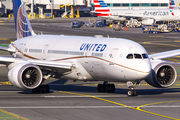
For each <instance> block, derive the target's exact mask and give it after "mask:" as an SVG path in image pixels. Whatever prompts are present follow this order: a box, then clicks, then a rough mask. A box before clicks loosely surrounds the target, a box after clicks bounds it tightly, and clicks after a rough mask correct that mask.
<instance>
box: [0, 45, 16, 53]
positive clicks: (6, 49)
mask: <svg viewBox="0 0 180 120" xmlns="http://www.w3.org/2000/svg"><path fill="white" fill-rule="evenodd" d="M0 50H3V51H8V52H16V51H15V49H11V48H8V47H2V46H0Z"/></svg>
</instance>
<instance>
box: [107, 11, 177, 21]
mask: <svg viewBox="0 0 180 120" xmlns="http://www.w3.org/2000/svg"><path fill="white" fill-rule="evenodd" d="M110 13H111V15H112V16H106V18H109V19H111V18H112V19H115V16H117V17H116V18H118V17H119V18H122V17H131V18H141V19H142V20H143V19H147V18H151V19H154V20H155V21H178V20H180V10H179V9H141V10H134V9H127V10H124V9H110ZM119 18H118V19H119Z"/></svg>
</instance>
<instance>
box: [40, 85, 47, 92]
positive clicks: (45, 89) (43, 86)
mask: <svg viewBox="0 0 180 120" xmlns="http://www.w3.org/2000/svg"><path fill="white" fill-rule="evenodd" d="M41 93H49V85H42V86H41Z"/></svg>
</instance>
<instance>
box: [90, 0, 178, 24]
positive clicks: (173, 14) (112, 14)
mask: <svg viewBox="0 0 180 120" xmlns="http://www.w3.org/2000/svg"><path fill="white" fill-rule="evenodd" d="M94 7H95V11H91V13H95V15H96V16H99V17H103V18H108V19H111V20H120V21H124V20H126V18H127V19H128V18H136V19H140V20H142V24H143V25H152V24H153V23H156V22H158V21H179V20H180V10H179V9H177V8H176V7H175V3H174V0H170V3H169V9H139V10H137V9H110V8H109V7H108V6H107V5H106V3H105V2H104V0H94Z"/></svg>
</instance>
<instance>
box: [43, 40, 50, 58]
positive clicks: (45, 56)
mask: <svg viewBox="0 0 180 120" xmlns="http://www.w3.org/2000/svg"><path fill="white" fill-rule="evenodd" d="M48 47H49V45H48V44H46V45H45V46H44V48H43V56H42V59H43V60H46V58H47V52H48Z"/></svg>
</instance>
